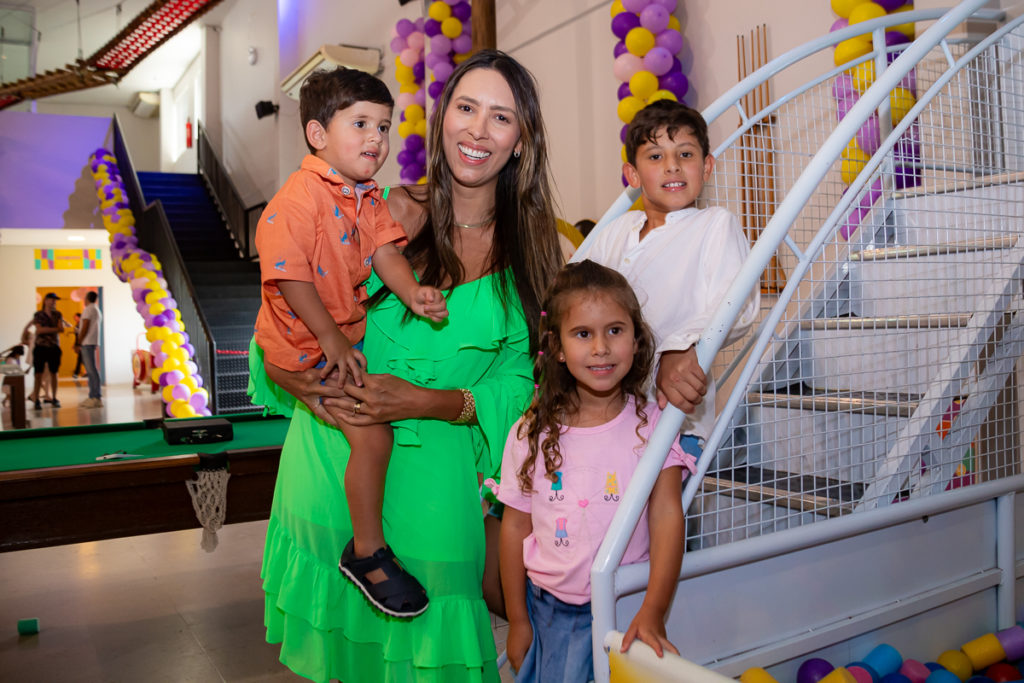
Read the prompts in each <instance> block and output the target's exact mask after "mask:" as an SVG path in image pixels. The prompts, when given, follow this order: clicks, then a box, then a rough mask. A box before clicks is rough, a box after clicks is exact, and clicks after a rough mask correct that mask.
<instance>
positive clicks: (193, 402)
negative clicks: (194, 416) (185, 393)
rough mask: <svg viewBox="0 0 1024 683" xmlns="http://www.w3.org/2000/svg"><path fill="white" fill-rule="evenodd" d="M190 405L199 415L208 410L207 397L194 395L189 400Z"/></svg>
mask: <svg viewBox="0 0 1024 683" xmlns="http://www.w3.org/2000/svg"><path fill="white" fill-rule="evenodd" d="M188 404H189V405H190V406H192V408H193V409H194V410H195V411H196V412H197V413H198V412H200V411H201V410H203V409H204V408H206V397H205V396H203V395H202V394H199V393H196V394H192V396H190V397H189V399H188Z"/></svg>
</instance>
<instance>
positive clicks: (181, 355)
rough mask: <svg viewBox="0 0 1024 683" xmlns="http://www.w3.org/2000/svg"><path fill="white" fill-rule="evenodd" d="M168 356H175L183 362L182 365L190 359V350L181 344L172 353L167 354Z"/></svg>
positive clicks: (174, 357)
mask: <svg viewBox="0 0 1024 683" xmlns="http://www.w3.org/2000/svg"><path fill="white" fill-rule="evenodd" d="M167 356H168V357H169V358H173V359H174V360H176V361H178V362H179V363H181V364H182V365H184V364H185V361H187V360H188V351H186V350H185V349H183V348H181V347H180V346H179V347H178V348H176V349H174V351H172V352H171V353H169V354H167Z"/></svg>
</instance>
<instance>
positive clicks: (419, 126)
mask: <svg viewBox="0 0 1024 683" xmlns="http://www.w3.org/2000/svg"><path fill="white" fill-rule="evenodd" d="M413 129H414V130H415V132H416V135H419V136H420V137H421V138H425V137H427V120H426V119H420V120H419V121H417V122H416V124H415V125H414V127H413Z"/></svg>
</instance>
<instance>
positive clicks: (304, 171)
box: [256, 68, 448, 617]
mask: <svg viewBox="0 0 1024 683" xmlns="http://www.w3.org/2000/svg"><path fill="white" fill-rule="evenodd" d="M393 108H394V100H393V99H392V97H391V93H390V92H388V89H387V86H386V85H384V83H382V82H381V81H380V80H379V79H377V78H375V77H374V76H371V75H370V74H367V73H365V72H362V71H356V70H353V69H345V68H339V69H337V70H335V71H330V72H326V71H318V72H314V73H313V74H312V75H310V76H309V77H308V78H307V79H306V81H305V83H304V84H303V85H302V88H301V90H300V91H299V111H300V115H301V118H302V125H303V129H304V131H305V135H306V144H307V146H308V147H309V150H310V152H311V153H310V154H308V155H307V156H306V157H305V159H304V160H303V162H302V166H301V168H300V169H299V170H298V171H296V172H295V173H293V174H292V175H291V177H289V178H288V180H287V181H286V182H285V184H284V186H283V187H282V188H281V189H280V190H279V191H278V193H277V194H276V195H274V198H273V199H271V200H270V202H269V203H268V204H267V208H266V209H265V210H264V212H263V215H262V216H261V217H260V224H259V228H258V230H257V232H256V248H257V250H258V252H259V255H260V270H261V278H262V282H263V285H262V300H263V303H262V306H261V308H260V313H259V317H258V318H257V322H256V341H257V343H258V344H259V345H260V347H261V348H262V349H263V351H264V356H265V359H266V360H267V362H269V363H272V364H273V365H276V366H278V367H281V368H284V369H286V370H292V371H295V370H306V369H309V368H311V367H318V368H322V370H321V378H323V379H326V378H327V377H328V376H329V375H330V373H331V372H332V371H333V370H334V369H335V368H338V370H339V373H340V375H341V378H342V379H341V381H342V382H343V381H344V378H345V376H346V374H348V375H351V377H352V381H354V382H355V383H356V384H357V385H359V386H361V385H362V373H363V369H364V368H365V367H366V358H365V357H364V356H363V354H362V351H361V350H360V349H361V347H362V338H363V334H364V332H365V330H366V310H365V307H364V301H365V300H366V287H365V285H364V282H365V280H366V279H367V278H368V277H369V276H370V270H371V265H372V267H373V269H374V270H376V272H377V274H378V275H379V276H380V278H381V280H382V281H383V282H384V284H385V285H387V287H388V288H389V289H390V290H391V291H392V292H394V293H395V294H396V295H397V296H398V297H399V298H400V299H401V300H402V303H404V304H405V305H406V306H407V307H408V308H409V310H411V311H412V312H413V313H415V314H416V315H419V316H424V317H427V318H430V319H431V320H434V321H440V320H443V319H444V318H445V317H446V316H447V315H448V310H447V305H446V303H445V300H444V296H443V295H442V293H441V292H440V291H439V290H437V289H436V288H433V287H423V286H420V284H419V282H417V280H416V277H415V275H414V274H413V272H412V268H411V267H410V265H409V262H408V261H406V260H405V258H404V257H403V256H402V254H401V253H400V252H399V251H398V248H397V245H398V244H401V243H403V242H404V240H405V238H406V236H405V231H404V230H403V229H402V226H401V225H399V224H398V223H397V222H396V221H395V220H394V219H393V218H392V217H391V214H390V213H389V212H388V209H387V207H386V206H385V204H384V202H383V201H382V199H381V196H380V191H379V189H378V188H377V186H376V185H375V184H374V182H373V176H374V174H375V173H376V172H377V171H378V170H380V167H381V165H382V164H383V163H384V160H385V159H386V158H387V155H388V149H389V143H388V131H389V129H390V127H391V116H392V111H393ZM342 431H343V432H344V434H345V438H346V439H347V440H348V443H349V445H350V446H351V455H350V456H349V462H348V466H347V467H346V469H345V495H346V498H347V500H348V506H349V512H350V515H351V521H352V534H353V538H352V540H350V541H349V542H348V544H347V545H346V546H345V549H344V551H343V552H342V555H341V561H340V562H339V569H340V570H341V571H342V573H344V574H345V576H347V577H348V578H349V579H350V580H351V581H352V582H353V583H354V584H355V585H356V586H357V587H358V588H359V589H360V590H361V591H362V592H363V594H364V595H366V597H367V599H369V601H370V602H371V603H372V604H373V605H374V607H376V608H377V609H378V610H380V611H381V612H384V613H385V614H389V615H391V616H396V617H413V616H416V615H418V614H421V613H422V612H423V611H424V610H426V608H427V604H428V600H427V595H426V591H425V590H424V589H423V586H422V585H421V584H420V582H419V581H417V580H416V579H415V577H413V576H412V575H411V574H409V573H408V572H407V571H406V570H405V569H404V568H403V566H402V565H401V564H400V563H399V562H398V560H397V558H395V555H394V553H393V552H392V551H391V548H390V547H389V546H388V545H387V544H386V542H385V540H384V531H383V526H382V523H381V506H382V503H383V497H384V480H385V477H386V475H387V467H388V461H389V460H390V457H391V446H392V435H391V429H390V427H389V426H388V425H371V426H361V427H354V426H352V425H343V426H342Z"/></svg>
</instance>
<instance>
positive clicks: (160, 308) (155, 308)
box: [149, 303, 167, 315]
mask: <svg viewBox="0 0 1024 683" xmlns="http://www.w3.org/2000/svg"><path fill="white" fill-rule="evenodd" d="M166 310H167V307H166V306H164V305H163V304H159V303H158V304H150V305H149V314H150V315H160V314H161V313H163V312H164V311H166Z"/></svg>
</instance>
